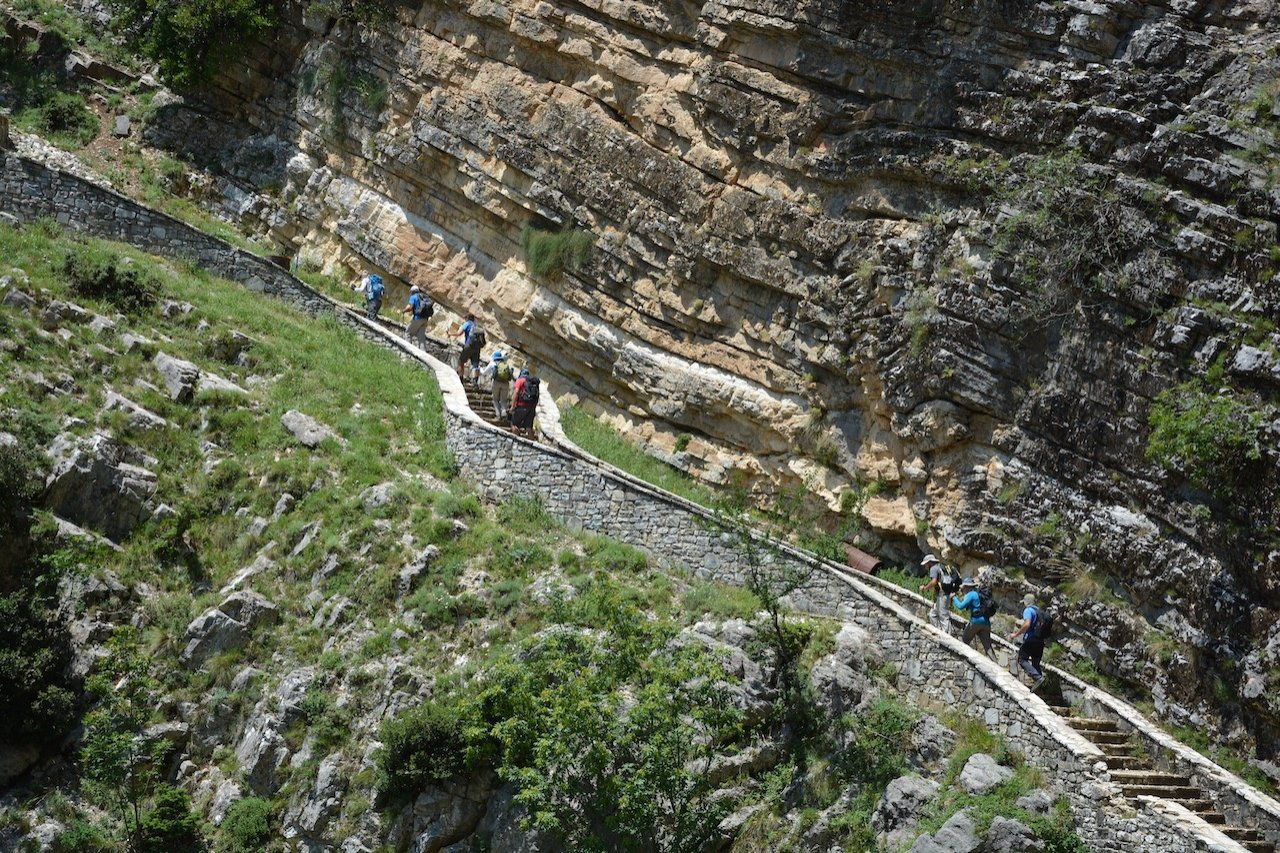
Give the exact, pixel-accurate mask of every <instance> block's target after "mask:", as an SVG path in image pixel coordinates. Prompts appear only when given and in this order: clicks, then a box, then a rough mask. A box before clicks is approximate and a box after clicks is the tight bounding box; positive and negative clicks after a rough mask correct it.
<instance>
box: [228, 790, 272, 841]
mask: <svg viewBox="0 0 1280 853" xmlns="http://www.w3.org/2000/svg"><path fill="white" fill-rule="evenodd" d="M270 821H271V803H270V802H268V801H267V800H264V799H262V798H261V797H245V798H244V799H243V800H237V801H236V802H234V803H232V804H231V807H230V808H229V809H227V816H226V817H225V818H223V820H222V848H223V849H224V850H226V851H227V853H256V851H259V850H262V849H263V848H264V847H266V846H267V842H269V841H270V840H271V822H270Z"/></svg>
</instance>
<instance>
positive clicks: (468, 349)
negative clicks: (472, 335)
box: [458, 344, 480, 367]
mask: <svg viewBox="0 0 1280 853" xmlns="http://www.w3.org/2000/svg"><path fill="white" fill-rule="evenodd" d="M468 361H469V362H471V366H472V367H479V366H480V345H479V344H467V345H466V346H464V347H463V348H462V352H461V353H459V354H458V366H459V367H461V366H462V365H464V364H466V363H467V362H468Z"/></svg>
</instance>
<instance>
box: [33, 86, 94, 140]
mask: <svg viewBox="0 0 1280 853" xmlns="http://www.w3.org/2000/svg"><path fill="white" fill-rule="evenodd" d="M33 109H34V111H33V112H32V113H30V114H29V116H28V120H30V121H31V122H32V123H33V124H34V125H35V126H36V127H37V128H38V129H39V130H41V131H43V132H44V133H46V134H48V135H49V137H50V138H52V139H53V140H54V141H56V142H61V143H63V144H66V145H70V146H75V147H83V146H85V145H88V144H89V143H90V142H92V141H93V138H94V137H95V136H97V135H98V116H97V114H95V113H94V112H93V110H91V109H89V105H88V104H86V103H85V100H84V97H83V96H81V95H77V94H75V93H74V92H54V93H53V94H52V95H51V96H50V97H49V100H47V101H45V102H44V103H42V104H41V105H40V106H38V107H34V108H33Z"/></svg>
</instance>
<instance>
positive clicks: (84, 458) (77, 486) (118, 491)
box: [44, 433, 156, 542]
mask: <svg viewBox="0 0 1280 853" xmlns="http://www.w3.org/2000/svg"><path fill="white" fill-rule="evenodd" d="M49 455H50V456H51V457H52V459H53V471H52V472H51V473H50V474H49V477H48V479H47V480H46V481H45V495H44V505H45V506H46V507H48V508H49V510H50V511H51V512H53V513H54V515H57V516H60V517H62V518H65V519H67V520H69V521H72V522H74V523H75V524H77V525H80V526H84V527H90V528H92V529H94V530H98V531H101V532H102V534H103V535H105V536H106V537H107V538H108V539H110V540H112V541H113V542H120V541H122V540H123V539H124V538H125V537H126V536H128V535H129V533H130V532H132V531H133V529H134V528H135V527H137V526H138V525H139V524H141V523H142V522H143V521H146V520H147V519H148V518H149V517H150V516H151V506H150V501H151V498H152V497H153V496H154V495H155V492H156V475H155V474H154V473H152V472H151V471H150V470H148V469H147V468H143V467H141V466H139V465H136V464H132V463H131V462H130V461H126V459H136V458H138V454H137V453H136V451H135V452H133V453H130V450H129V449H128V448H126V447H124V446H123V445H121V444H119V443H117V442H116V441H115V440H114V439H112V438H111V437H109V436H107V435H105V434H103V433H95V434H93V435H91V436H89V437H88V438H87V439H83V440H81V439H77V438H76V437H75V436H71V435H68V434H64V435H60V436H58V438H56V439H54V442H53V445H52V446H51V447H50V449H49ZM148 461H149V462H151V463H152V464H154V460H148Z"/></svg>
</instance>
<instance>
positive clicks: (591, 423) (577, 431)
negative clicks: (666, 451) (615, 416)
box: [560, 406, 716, 507]
mask: <svg viewBox="0 0 1280 853" xmlns="http://www.w3.org/2000/svg"><path fill="white" fill-rule="evenodd" d="M560 422H561V425H562V426H563V427H564V431H565V434H566V435H567V436H569V439H570V440H571V441H572V442H573V443H574V444H576V445H578V446H579V447H581V448H582V449H583V450H585V451H587V452H588V453H590V454H591V455H592V456H596V457H598V458H600V459H603V460H604V461H605V462H608V463H609V464H610V465H614V466H616V467H618V468H621V469H622V470H623V471H626V472H627V473H628V474H631V475H632V476H634V477H638V478H640V479H641V480H644V481H645V482H646V483H652V484H653V485H655V486H657V487H658V488H661V489H665V490H667V491H668V492H672V493H673V494H677V495H679V496H680V497H682V498H685V499H686V500H690V501H693V502H694V503H697V504H702V505H703V506H706V507H710V506H712V505H713V504H714V503H715V500H716V494H715V492H713V491H712V490H711V489H710V488H708V487H707V486H704V485H702V484H701V483H699V482H697V481H696V480H694V479H693V478H691V477H690V476H689V475H688V474H685V473H684V472H683V471H680V470H678V469H676V468H672V467H671V466H670V465H667V464H666V463H665V462H661V461H659V460H657V459H654V458H653V457H652V456H649V455H648V454H646V453H645V452H644V451H643V450H641V449H640V448H638V447H636V446H635V445H633V444H631V443H630V442H628V441H627V440H626V439H625V438H623V437H622V435H621V434H620V433H619V432H618V431H617V430H615V429H613V428H612V427H610V426H609V425H608V424H606V423H604V422H603V421H600V420H597V419H596V418H593V417H592V416H591V415H589V414H587V413H586V412H585V411H583V410H582V409H581V408H579V407H577V406H568V407H565V408H564V409H562V410H561V412H560Z"/></svg>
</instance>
